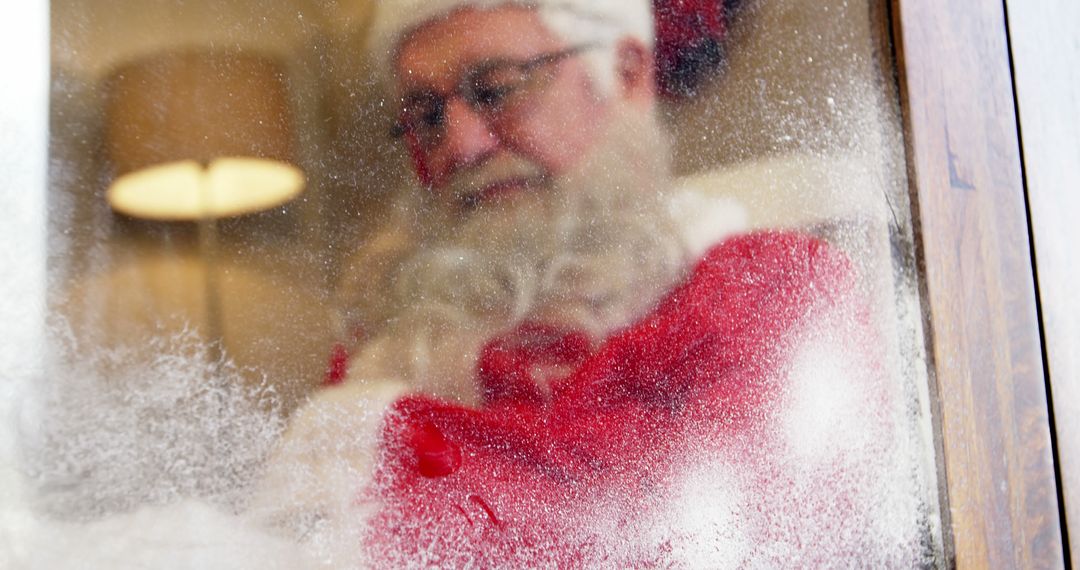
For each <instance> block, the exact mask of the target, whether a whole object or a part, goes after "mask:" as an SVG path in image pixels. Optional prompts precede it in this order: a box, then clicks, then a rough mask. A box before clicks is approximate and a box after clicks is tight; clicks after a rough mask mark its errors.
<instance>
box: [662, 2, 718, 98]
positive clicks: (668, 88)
mask: <svg viewBox="0 0 1080 570" xmlns="http://www.w3.org/2000/svg"><path fill="white" fill-rule="evenodd" d="M728 3H729V2H725V1H724V0H653V11H654V14H655V18H656V72H657V73H656V77H657V82H658V86H659V88H660V93H661V94H662V95H664V96H667V97H676V96H680V95H688V94H690V92H692V89H693V88H694V87H695V86H696V85H697V83H698V81H700V78H701V77H702V76H704V75H705V74H706V73H708V72H710V71H712V70H713V69H715V68H716V67H717V66H718V65H719V63H720V44H721V43H722V41H723V39H724V36H725V35H726V34H727V25H728V22H727V15H726V13H725V5H726V4H728Z"/></svg>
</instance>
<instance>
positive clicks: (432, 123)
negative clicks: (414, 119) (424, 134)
mask: <svg viewBox="0 0 1080 570" xmlns="http://www.w3.org/2000/svg"><path fill="white" fill-rule="evenodd" d="M420 121H421V122H422V123H423V124H424V126H425V127H440V126H442V124H443V112H442V109H440V108H438V107H432V108H430V109H426V110H424V111H423V112H422V113H421V114H420Z"/></svg>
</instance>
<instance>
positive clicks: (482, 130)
mask: <svg viewBox="0 0 1080 570" xmlns="http://www.w3.org/2000/svg"><path fill="white" fill-rule="evenodd" d="M445 113H446V115H445V117H444V118H445V120H446V127H445V129H446V130H445V131H444V132H443V140H442V144H441V145H440V148H439V150H440V152H441V153H443V154H444V157H445V166H446V168H445V169H444V170H445V173H446V174H447V175H450V174H453V172H454V171H456V170H457V169H459V168H462V167H466V166H469V165H471V164H473V163H475V162H477V161H479V160H481V159H483V157H484V156H486V155H488V154H489V153H491V152H492V151H493V150H494V149H495V148H496V147H497V146H498V144H499V139H498V136H496V134H495V132H494V131H493V130H492V127H491V124H490V123H489V122H488V120H487V119H485V118H484V117H483V116H481V115H480V114H479V113H477V112H476V111H475V110H474V109H472V107H470V106H469V105H468V104H466V103H465V102H464V101H462V100H461V99H460V98H457V97H455V98H452V99H450V100H449V101H447V102H446V110H445Z"/></svg>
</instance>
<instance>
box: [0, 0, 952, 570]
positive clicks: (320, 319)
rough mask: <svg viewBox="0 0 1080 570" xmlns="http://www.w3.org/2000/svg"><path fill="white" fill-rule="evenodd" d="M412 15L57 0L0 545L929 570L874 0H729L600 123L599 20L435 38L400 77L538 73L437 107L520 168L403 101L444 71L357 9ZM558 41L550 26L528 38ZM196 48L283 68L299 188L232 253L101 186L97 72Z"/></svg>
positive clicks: (912, 341)
mask: <svg viewBox="0 0 1080 570" xmlns="http://www.w3.org/2000/svg"><path fill="white" fill-rule="evenodd" d="M541 3H542V4H549V3H547V2H541ZM413 4H416V3H410V2H405V1H402V2H392V1H391V0H383V2H382V3H381V5H379V6H376V5H373V4H372V3H370V2H367V1H366V0H353V1H349V2H346V1H341V2H329V3H310V2H299V1H298V2H284V3H282V2H269V1H268V0H247V1H244V2H230V3H226V4H222V3H214V2H202V1H194V2H193V1H191V0H188V1H185V2H171V1H167V0H154V1H151V2H145V3H143V4H140V7H139V8H138V9H137V10H135V9H132V8H131V6H130V5H129V4H127V3H123V2H118V1H112V0H95V1H94V2H74V1H66V0H65V1H57V2H53V5H52V51H53V53H52V74H53V79H52V93H51V94H52V97H51V128H50V136H51V143H50V170H49V190H48V201H49V213H48V219H49V224H50V225H49V287H48V298H49V311H48V313H49V314H48V316H47V318H46V320H45V323H44V325H45V327H46V329H47V331H48V334H47V343H46V347H47V350H46V353H47V354H46V356H45V358H44V362H43V363H42V365H41V367H40V368H41V370H42V372H40V373H27V374H26V375H25V377H24V378H22V379H21V381H20V382H19V384H18V386H19V387H20V388H19V390H18V393H17V394H16V398H15V401H16V402H17V404H16V406H15V408H16V411H17V413H16V414H15V415H14V417H13V418H12V422H10V424H9V425H10V426H11V427H12V430H13V432H14V433H15V434H16V437H17V442H18V445H17V454H16V458H15V465H16V467H17V471H18V473H19V474H20V477H21V480H22V482H23V485H22V486H21V487H20V488H22V489H25V491H26V492H25V493H23V494H22V495H21V496H20V497H19V498H18V500H17V501H16V502H15V503H14V504H13V505H12V508H11V509H9V512H10V513H14V514H12V515H11V516H10V517H8V519H6V520H5V524H6V525H7V528H5V529H4V530H5V531H6V534H5V535H4V536H3V537H2V541H0V549H2V550H0V556H4V557H6V558H0V562H5V561H6V560H11V561H13V563H14V566H12V567H16V568H22V567H27V568H74V567H79V568H87V567H89V568H125V567H132V568H138V567H147V566H150V567H157V568H213V567H222V568H240V567H252V568H276V567H280V568H306V567H313V568H314V567H329V568H342V567H612V568H623V567H642V566H646V567H651V566H661V567H669V566H671V567H690V568H697V567H721V568H744V567H750V568H774V567H806V568H818V567H852V566H854V567H900V568H907V567H930V566H936V565H940V564H941V563H942V559H941V543H942V541H941V532H942V529H941V528H940V521H939V518H938V513H939V509H940V505H939V504H938V502H937V483H936V474H935V471H934V460H933V457H932V451H931V450H932V445H931V443H930V442H931V438H930V427H929V425H930V422H929V419H928V412H927V410H928V408H929V405H928V396H927V393H926V391H927V379H926V375H925V364H924V363H923V360H922V355H921V341H920V338H921V331H920V329H919V326H920V322H919V314H920V311H919V300H918V298H917V296H916V291H917V287H916V286H915V275H914V271H915V268H914V266H913V263H912V261H911V241H912V236H911V232H912V228H911V222H910V213H909V211H908V206H907V205H908V202H907V197H906V194H905V188H906V181H905V180H904V168H903V156H902V141H901V138H900V130H899V120H898V116H897V108H896V106H897V104H896V100H895V93H894V91H893V85H892V83H891V77H892V76H891V68H890V55H889V53H890V52H889V50H888V48H886V47H884V46H883V43H884V42H883V41H882V39H881V37H880V35H881V31H880V29H879V26H880V25H881V21H882V18H883V14H881V13H878V12H877V10H878V9H880V6H879V5H878V3H874V2H865V3H860V2H852V1H850V0H849V1H842V0H829V1H826V2H814V3H810V2H799V1H796V0H745V1H742V2H730V3H729V4H726V6H727V9H728V10H729V16H730V20H729V28H728V29H727V33H726V35H725V37H724V40H723V42H722V43H720V44H718V45H717V46H713V47H711V48H709V49H705V50H704V51H702V52H698V55H700V56H702V57H706V56H707V57H706V59H707V60H708V61H710V62H712V63H711V65H712V66H713V67H714V68H715V69H713V71H712V72H711V73H707V74H704V75H702V76H700V77H698V78H697V79H698V81H696V82H694V83H693V84H692V85H689V86H688V87H692V88H690V89H688V92H687V93H683V94H682V95H679V96H668V97H665V98H663V99H662V100H659V101H657V102H656V103H655V104H654V103H653V102H652V101H651V100H648V104H646V105H644V106H642V105H638V106H634V105H621V106H620V105H612V106H611V107H605V106H603V105H599V104H598V103H597V102H598V101H608V100H609V99H607V98H605V97H609V98H613V97H614V95H611V94H612V93H617V92H618V89H619V86H620V84H619V83H618V82H619V79H620V76H619V75H617V74H608V75H605V76H598V75H595V74H596V72H597V70H598V69H604V66H605V65H606V66H608V67H609V68H613V67H612V66H614V65H615V61H616V58H615V56H614V55H613V54H615V51H614V50H613V49H610V46H612V45H617V42H616V40H617V39H618V37H619V36H618V32H612V29H616V30H617V29H619V28H618V27H617V26H616V27H614V28H613V27H612V26H609V25H607V24H603V25H600V26H591V27H590V26H587V25H582V24H581V20H580V18H579V17H578V16H573V15H567V14H565V13H562V12H560V10H562V8H555V9H552V10H551V12H550V13H545V15H544V17H543V19H529V18H531V16H535V14H531V13H526V17H525V18H526V19H527V20H528V21H527V22H524V23H522V22H520V21H518V22H516V23H514V22H510V21H509V20H506V21H503V20H497V19H495V20H483V17H487V16H491V15H492V13H490V12H483V11H480V12H476V13H473V16H477V14H480V16H477V18H479V19H474V20H472V21H471V23H472V24H477V23H483V24H484V25H481V26H474V27H473V28H471V29H470V30H469V33H468V34H465V32H464V31H463V30H464V27H465V23H463V22H462V21H456V20H455V21H450V20H440V22H441V23H442V24H443V25H444V26H449V27H448V28H443V29H442V31H443V32H445V31H450V32H452V33H449V34H443V35H442V36H438V37H439V38H440V39H439V40H438V41H436V40H431V43H429V44H427V45H426V46H423V45H421V46H420V47H416V46H414V47H416V49H415V50H414V52H408V51H406V52H402V53H403V55H402V58H403V61H405V60H408V61H411V62H412V63H414V64H415V69H414V70H413V72H414V73H415V74H417V75H420V74H421V73H422V69H424V67H423V64H431V65H434V66H435V68H436V69H442V70H443V71H445V69H443V68H439V65H438V64H440V63H445V62H448V61H455V62H456V61H457V60H455V59H454V58H455V53H456V52H455V47H454V46H455V45H458V44H460V41H461V39H462V38H464V37H468V38H473V39H474V40H475V38H481V40H479V41H478V43H477V44H476V45H474V46H473V47H474V48H477V46H479V48H482V50H481V51H483V50H486V51H483V53H486V54H488V59H485V60H483V61H484V62H485V63H490V62H491V61H492V60H493V58H494V56H499V57H498V58H497V59H498V61H500V62H502V63H506V61H511V63H513V62H519V63H520V62H522V61H534V63H530V64H529V65H530V66H533V67H526V68H521V67H513V66H511V67H505V66H504V67H497V68H496V69H497V70H498V73H499V74H498V75H495V77H496V78H497V79H500V80H503V81H505V80H507V79H506V77H511V79H512V78H513V77H515V76H514V74H515V73H516V74H518V75H517V76H518V77H520V76H522V75H521V74H523V73H526V72H523V71H522V69H527V70H534V69H539V70H540V71H539V72H538V73H539V75H536V76H529V78H530V82H525V83H522V84H521V85H524V87H521V86H518V88H519V89H524V90H525V91H524V92H525V93H526V96H522V100H515V101H514V105H517V106H514V105H510V106H508V107H503V108H498V109H494V110H493V109H488V108H485V107H482V105H481V104H480V100H481V99H482V97H481V95H480V94H479V90H477V89H475V88H474V87H475V84H469V85H466V87H462V85H465V84H463V83H461V82H460V81H458V80H457V75H462V74H469V73H472V75H470V77H474V78H475V77H480V76H481V71H483V72H484V73H489V72H490V69H489V68H488V67H484V66H478V65H475V63H476V62H473V61H470V62H466V63H467V64H468V65H465V66H464V67H466V68H467V69H459V67H455V66H451V67H452V71H453V74H456V75H455V78H454V81H448V82H444V83H446V85H442V84H440V85H437V86H436V87H435V88H434V89H435V91H438V93H436V94H437V95H445V94H446V92H449V91H451V90H453V89H454V88H455V87H457V88H458V89H457V90H456V91H455V94H454V96H453V97H450V98H449V99H448V102H446V103H445V107H444V108H442V109H441V111H445V113H446V114H447V117H451V118H450V119H449V120H451V121H452V122H451V127H452V128H457V125H459V124H467V125H472V126H473V127H476V128H482V129H488V130H490V131H491V132H490V133H489V135H490V137H489V138H481V139H479V140H480V141H481V143H482V144H491V141H497V140H500V139H503V142H506V143H507V144H508V145H509V147H508V148H510V149H512V151H507V150H506V149H505V148H502V147H499V146H498V144H500V143H494V144H496V146H495V147H493V149H490V148H489V149H488V150H485V151H484V152H481V153H480V154H479V155H476V156H475V157H474V158H473V159H469V161H468V164H467V165H465V164H464V163H463V164H455V163H454V161H455V160H458V161H464V160H465V159H462V158H460V157H458V158H453V157H451V158H447V157H446V156H444V155H440V150H439V149H440V148H443V147H441V146H440V145H443V144H450V143H448V142H447V139H449V135H446V134H443V135H439V134H438V133H435V134H432V133H430V132H429V133H425V132H423V131H421V130H420V129H422V128H425V123H424V122H425V121H432V120H434V119H433V118H432V117H433V116H432V115H431V114H430V113H426V114H425V113H423V112H421V113H417V112H408V111H407V112H401V111H402V105H403V102H402V92H403V91H408V90H410V89H411V90H413V91H415V90H416V88H417V87H418V86H421V87H423V86H425V84H424V83H422V82H416V81H412V82H411V83H410V82H409V81H405V80H404V79H403V78H404V77H405V76H406V75H407V74H408V71H406V70H403V69H395V68H393V67H391V66H388V65H387V63H386V60H387V55H386V52H385V50H387V49H390V48H389V47H388V46H390V45H393V44H392V42H391V43H389V44H388V43H387V41H389V40H388V39H387V38H392V36H391V35H387V34H388V33H389V32H388V31H387V29H388V28H387V24H386V23H385V20H380V19H379V18H376V17H375V14H377V13H379V10H381V9H386V8H388V7H393V6H398V7H399V8H400V7H401V6H406V7H407V9H406V10H404V11H403V12H404V13H406V14H408V13H413V12H412V11H413V10H414V9H415V14H423V13H424V12H423V10H421V7H420V6H419V4H417V6H416V7H413ZM420 4H424V6H423V9H428V8H429V6H427V4H430V5H431V6H437V5H438V3H437V2H431V3H420ZM479 4H483V5H485V6H490V5H494V4H499V3H498V2H480V3H479ZM551 4H557V5H560V6H562V5H565V4H567V3H563V2H557V3H551ZM570 4H572V3H570ZM647 4H651V3H647ZM658 4H661V5H664V4H667V5H676V4H679V5H689V4H692V3H686V2H684V3H677V2H670V3H664V2H659V3H658ZM701 4H703V5H705V4H708V3H701ZM583 5H589V6H593V8H589V9H595V10H598V11H599V12H600V13H601V14H603V13H604V10H608V12H607V14H609V15H611V14H614V15H615V16H614V17H615V18H616V19H618V18H619V17H621V15H620V14H622V12H627V13H632V12H633V10H632V9H626V10H622V9H620V8H619V6H621V4H619V3H618V2H615V1H614V0H612V1H611V2H599V1H598V2H595V3H588V2H585V3H583ZM610 6H614V7H615V8H610ZM515 13H516V14H517V16H521V13H522V11H521V9H518V10H517V11H516V12H515ZM485 15H486V16H485ZM592 18H593V19H594V20H595V19H596V18H599V20H598V21H601V22H602V21H604V17H603V16H595V15H594V16H592ZM631 21H632V18H631ZM538 22H541V23H540V24H538ZM493 23H496V24H498V26H494V25H493ZM544 23H546V24H544ZM515 25H520V26H524V27H521V28H515V27H514V26H515ZM537 25H541V26H542V25H549V26H551V27H552V28H553V29H556V30H561V32H560V34H563V35H562V36H558V39H555V38H554V37H552V36H545V37H546V39H547V41H553V42H555V43H553V44H548V45H547V47H546V48H545V49H542V50H533V51H531V52H530V51H529V49H532V48H533V47H535V46H534V45H533V44H530V43H529V42H530V41H531V40H530V36H529V32H530V30H533V29H534V28H530V27H529V26H534V27H535V26H537ZM629 25H631V27H632V26H633V24H632V22H631V24H629ZM453 26H461V27H460V28H454V27H453ZM496 29H502V30H504V33H502V35H500V34H499V33H495V32H492V30H496ZM544 29H546V28H544ZM433 30H434V31H438V30H439V29H438V28H421V31H420V32H418V34H423V33H425V31H426V32H432V31H433ZM505 30H514V34H512V38H510V37H508V36H507V35H506V33H505ZM488 33H491V36H490V38H487V36H485V34H488ZM458 34H462V35H460V36H459V35H458ZM613 34H614V35H613ZM433 37H434V36H433ZM484 38H487V39H484ZM533 39H535V38H533ZM511 40H512V41H511ZM455 42H457V43H455ZM365 46H376V52H375V53H374V54H369V53H367V51H366V49H367V48H366V47H365ZM508 46H509V47H513V48H514V49H517V50H518V51H512V50H510V51H507V50H508ZM567 47H570V48H571V49H570V51H565V50H566V48H567ZM421 48H423V49H421ZM479 48H477V49H479ZM192 49H202V50H211V49H214V50H220V49H227V50H233V51H236V50H239V51H243V52H246V53H257V54H259V55H261V56H264V57H269V58H272V59H274V60H276V61H278V62H280V63H281V64H282V65H283V69H285V74H286V75H287V84H288V88H289V94H290V95H289V96H290V106H291V112H292V116H293V125H294V127H293V132H292V137H293V138H294V147H295V156H294V157H293V160H294V161H295V163H296V164H297V166H299V167H301V168H302V169H303V170H304V172H305V176H306V179H307V187H306V189H305V190H304V193H303V194H302V195H301V196H300V197H299V198H297V199H296V200H294V201H292V202H289V203H288V204H285V205H283V206H279V207H275V208H273V209H270V210H268V211H263V212H260V213H256V214H251V215H246V216H240V217H235V218H228V219H221V220H217V221H216V222H215V223H214V226H213V228H212V229H213V233H208V230H207V227H206V225H205V224H204V225H203V226H202V227H201V228H200V225H199V224H198V223H196V222H157V221H149V220H140V219H136V218H131V217H126V216H122V215H118V214H116V213H114V212H112V211H111V210H110V209H109V206H108V204H107V202H106V200H105V189H106V188H107V186H108V185H109V183H110V182H111V181H112V179H113V178H114V176H115V175H116V174H117V172H116V168H117V167H116V161H115V160H114V158H113V157H111V156H110V154H109V153H110V152H111V150H110V148H109V146H108V144H107V143H106V137H107V129H106V124H107V122H108V120H109V117H108V116H107V111H106V109H107V104H106V103H107V89H108V82H107V78H108V77H109V76H110V74H111V73H113V72H114V70H116V69H117V68H118V67H119V66H121V65H123V64H125V63H127V62H130V61H132V60H134V59H137V58H140V57H145V56H147V55H150V54H155V53H162V52H169V51H178V50H192ZM499 50H502V51H499ZM564 51H565V53H563V52H564ZM544 53H546V54H549V55H550V54H559V53H562V55H559V56H557V57H554V58H551V59H550V60H545V59H544V58H543V57H540V59H535V58H536V57H537V56H538V55H540V56H542V55H543V54H544ZM721 56H722V57H721ZM531 58H532V59H531ZM535 62H541V63H535ZM410 69H411V68H410ZM478 69H479V71H478ZM631 69H632V67H631ZM443 71H437V72H436V73H442V72H443ZM474 72H475V73H474ZM563 72H566V73H580V74H583V75H581V76H580V77H587V78H590V79H589V81H590V82H595V84H594V83H589V84H588V85H590V87H589V89H588V90H586V91H584V92H586V93H588V94H589V97H586V98H578V99H574V98H573V97H572V96H570V97H561V96H562V95H566V94H567V93H571V94H572V93H574V91H573V88H574V87H575V86H576V87H580V86H581V85H583V83H581V82H577V83H575V82H573V81H571V82H569V83H567V82H563V81H562V79H561V78H562V76H561V75H560V74H561V73H563ZM224 73H225V72H224V71H223V72H222V75H221V76H220V77H219V79H220V80H221V81H222V82H223V83H224V82H225V81H226V77H225V75H224ZM528 73H532V71H528ZM453 74H449V75H453ZM489 75H490V73H489ZM633 76H634V74H633V73H632V72H631V73H629V74H627V75H624V76H623V77H633ZM484 77H488V76H487V75H485V76H484ZM575 77H579V76H575ZM532 80H535V81H532ZM392 85H396V86H398V87H397V89H398V91H396V92H393V93H391V92H390V91H388V90H387V88H388V87H389V86H392ZM470 85H471V86H470ZM426 87H431V86H430V85H427V86H426ZM429 90H430V89H429ZM440 90H441V91H440ZM552 93H555V94H556V95H559V96H553V95H551V94H552ZM579 93H580V92H579ZM597 93H600V94H606V95H602V96H600V97H599V98H598V97H597V95H596V94H597ZM428 95H430V93H428ZM545 97H546V98H545ZM538 101H540V102H539V103H538ZM425 104H430V97H429V98H427V99H424V98H416V99H409V100H408V102H407V105H419V107H420V108H422V109H426V110H429V111H430V109H431V108H430V106H428V107H424V105H425ZM467 104H471V105H472V107H471V109H472V111H474V113H473V115H470V116H469V117H468V118H469V120H470V121H474V122H472V123H464V122H462V123H455V122H453V121H457V120H462V121H464V119H457V118H454V117H458V115H457V114H456V113H460V112H462V109H465V108H466V105H467ZM163 105H164V103H163ZM508 105H509V104H508ZM571 105H572V106H571ZM590 105H599V106H596V107H590ZM521 109H532V110H533V112H532V114H528V113H525V112H524V111H521ZM535 109H541V111H535ZM605 109H606V110H605ZM643 109H644V110H643ZM196 111H197V110H192V112H196ZM436 111H439V110H438V109H436ZM544 112H546V113H548V114H546V115H545V114H543V113H544ZM515 113H517V114H515ZM437 116H438V112H436V113H435V117H436V119H437ZM410 118H411V119H412V122H408V120H407V119H410ZM541 119H543V120H541ZM395 121H397V122H396V123H395ZM417 121H420V122H417ZM530 121H532V122H530ZM436 122H437V121H436ZM429 126H430V125H429ZM396 127H403V128H396ZM391 131H398V132H397V133H396V135H397V136H395V135H394V134H392V132H391ZM485 132H486V131H485ZM402 135H403V136H402ZM440 136H442V137H446V138H440ZM485 141H486V142H485ZM466 142H468V141H466ZM472 142H474V143H475V142H476V140H473V141H472ZM462 148H463V150H461V152H466V151H467V149H465V148H464V147H462ZM484 148H487V147H484ZM500 149H501V150H500ZM522 149H524V150H522ZM538 156H542V157H543V159H544V160H539V159H538ZM440 161H441V162H440ZM448 164H450V165H451V166H450V167H448V166H447V165H448ZM559 164H565V165H568V166H565V167H562V166H556V165H559ZM416 170H419V171H420V172H419V174H418V173H417V172H415V171H416ZM507 181H509V182H510V183H507V184H502V182H507ZM522 181H524V182H522ZM433 190H434V191H433ZM328 362H329V364H328ZM8 520H10V521H13V522H10V523H8ZM5 567H6V566H5Z"/></svg>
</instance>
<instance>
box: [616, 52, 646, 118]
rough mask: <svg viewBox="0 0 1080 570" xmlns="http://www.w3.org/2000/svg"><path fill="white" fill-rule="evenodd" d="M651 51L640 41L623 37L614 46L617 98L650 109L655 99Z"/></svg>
mask: <svg viewBox="0 0 1080 570" xmlns="http://www.w3.org/2000/svg"><path fill="white" fill-rule="evenodd" d="M655 67H656V66H655V64H654V59H653V53H652V50H650V49H649V48H648V47H646V46H645V44H643V43H641V41H640V40H638V39H635V38H631V37H625V38H623V39H621V40H619V41H618V43H617V44H616V45H615V74H616V82H617V89H618V93H619V96H620V97H621V98H622V99H624V100H626V101H628V102H631V103H634V104H638V105H642V106H648V107H651V106H652V104H653V102H654V101H655V99H656V84H655V81H654V77H655Z"/></svg>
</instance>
